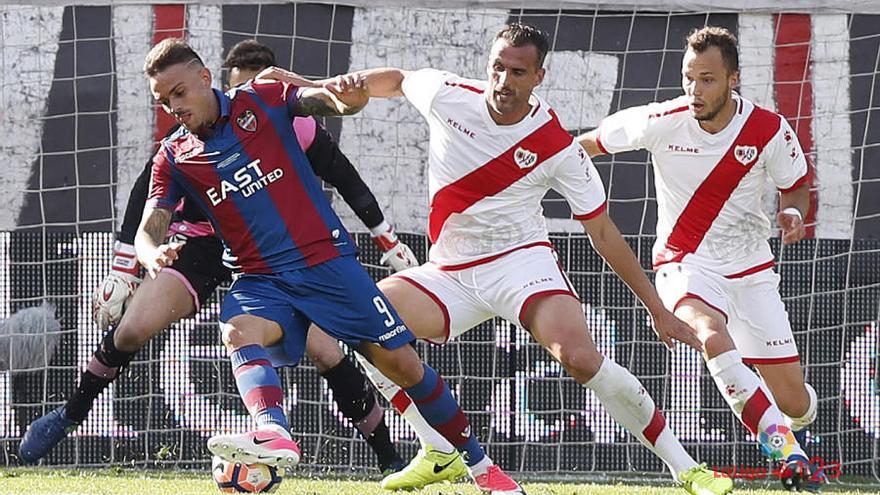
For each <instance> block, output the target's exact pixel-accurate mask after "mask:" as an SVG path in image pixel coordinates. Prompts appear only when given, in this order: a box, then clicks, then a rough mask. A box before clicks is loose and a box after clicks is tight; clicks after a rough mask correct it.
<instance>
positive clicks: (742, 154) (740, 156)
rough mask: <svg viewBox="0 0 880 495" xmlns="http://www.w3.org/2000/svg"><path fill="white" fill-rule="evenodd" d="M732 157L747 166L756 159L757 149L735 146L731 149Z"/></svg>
mask: <svg viewBox="0 0 880 495" xmlns="http://www.w3.org/2000/svg"><path fill="white" fill-rule="evenodd" d="M733 156H734V157H735V158H736V160H737V161H738V162H740V163H742V164H743V165H748V164H750V163H752V161H754V160H755V158H757V157H758V148H757V147H755V146H737V147H736V148H734V149H733Z"/></svg>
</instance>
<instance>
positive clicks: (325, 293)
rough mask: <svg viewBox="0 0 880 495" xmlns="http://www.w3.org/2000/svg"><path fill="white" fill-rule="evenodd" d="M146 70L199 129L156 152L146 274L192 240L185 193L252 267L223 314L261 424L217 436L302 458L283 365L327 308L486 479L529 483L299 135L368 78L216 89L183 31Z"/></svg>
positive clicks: (231, 448)
mask: <svg viewBox="0 0 880 495" xmlns="http://www.w3.org/2000/svg"><path fill="white" fill-rule="evenodd" d="M145 72H146V74H147V77H148V78H149V80H150V89H151V92H152V93H153V96H154V98H155V99H156V101H158V102H159V103H161V104H162V106H163V108H164V109H165V110H166V111H167V112H169V113H171V114H173V115H174V116H175V118H176V120H177V121H178V122H179V123H181V124H183V126H184V127H185V128H186V129H185V130H181V131H179V132H177V133H175V134H174V135H172V136H170V137H169V138H167V139H165V140H163V142H162V144H161V146H160V149H159V151H158V152H157V153H156V156H155V157H154V160H153V173H152V177H151V192H150V199H149V201H148V204H147V206H146V208H145V211H144V216H143V219H142V221H141V225H140V228H139V229H138V233H137V235H136V237H135V248H136V252H137V255H138V259H139V261H140V262H141V263H142V264H143V265H144V267H145V269H146V270H147V272H148V273H149V274H150V277H151V279H148V280H146V281H145V282H144V286H148V285H152V283H151V282H152V281H153V280H155V279H156V278H158V277H167V276H169V275H168V274H166V273H164V272H163V268H165V267H168V266H172V265H173V263H174V262H175V260H176V259H177V258H178V252H179V251H180V248H181V246H180V245H179V244H176V243H174V242H165V233H166V231H167V229H168V226H169V224H170V221H171V216H172V208H173V207H174V206H175V205H176V204H177V202H178V201H179V200H180V198H182V197H183V196H184V194H188V196H189V197H190V198H193V199H195V200H196V202H197V203H198V206H199V207H200V208H201V209H202V211H203V212H205V214H206V216H207V217H208V218H209V220H210V221H211V223H212V225H213V226H214V230H215V232H217V234H218V235H219V236H220V237H221V238H222V239H223V242H224V245H225V247H226V250H227V251H228V253H229V254H230V255H231V256H232V257H233V258H234V260H235V262H236V264H237V265H238V266H239V267H240V268H239V270H240V271H239V272H238V275H237V276H236V279H235V281H234V282H233V285H232V287H231V288H230V291H229V294H228V295H227V297H226V298H225V299H224V301H223V305H222V310H221V314H220V320H221V322H222V326H223V341H224V343H225V344H226V346H227V349H229V351H230V354H231V357H230V359H231V361H232V364H233V370H234V375H235V379H236V384H237V385H238V387H239V393H240V395H241V396H242V399H243V400H244V402H245V405H246V406H247V408H248V410H249V411H250V413H251V415H252V417H253V418H254V420H255V422H256V423H257V430H255V431H252V432H248V433H244V434H230V435H216V436H214V437H212V438H210V439H209V440H208V449H209V450H210V451H211V452H212V453H214V454H215V455H219V456H220V457H222V458H224V459H227V460H240V461H242V462H262V463H266V464H274V465H277V466H282V467H289V466H293V465H295V464H296V463H297V462H298V461H299V457H300V453H299V446H298V445H297V444H296V442H294V441H293V440H292V439H291V438H290V433H289V431H288V429H289V427H288V424H287V419H286V417H285V414H284V410H283V408H282V397H283V394H282V390H281V384H280V380H279V379H278V375H277V372H276V371H275V367H277V366H286V365H294V364H296V363H297V362H298V361H299V360H300V359H301V357H302V355H303V353H304V347H305V337H306V331H307V328H308V324H309V323H310V322H314V323H315V324H317V325H318V326H320V327H321V328H322V329H324V330H325V331H326V332H327V333H328V334H330V335H332V336H333V337H335V338H337V339H339V340H342V341H344V342H346V343H348V344H349V345H350V346H352V347H354V348H356V349H358V350H359V351H360V352H361V353H362V354H364V355H365V356H366V357H367V358H368V359H370V361H371V362H372V363H373V364H374V365H375V366H376V367H377V368H378V369H380V370H381V371H382V372H383V373H384V374H385V375H386V376H388V377H389V378H390V379H392V380H393V381H394V382H395V383H396V384H398V385H399V386H400V387H401V388H402V389H404V390H405V391H406V393H407V394H408V395H409V396H410V398H411V399H412V400H413V402H414V403H415V404H416V406H417V407H418V409H419V411H420V412H421V413H422V416H424V418H425V419H426V420H427V422H428V423H429V424H430V425H431V426H432V427H433V428H434V429H436V430H437V431H438V432H440V433H441V434H442V435H443V436H444V438H446V439H447V441H449V442H450V443H451V444H453V445H454V446H455V447H456V448H457V449H458V450H459V451H460V452H462V453H463V455H464V458H465V459H466V462H467V465H468V468H469V471H470V474H471V475H472V476H473V477H474V478H475V482H476V483H477V485H478V487H479V488H480V489H482V490H483V491H487V492H491V493H493V494H496V495H501V494H509V493H523V492H522V489H521V488H520V487H519V485H518V484H517V483H516V482H514V481H513V480H512V479H511V478H510V477H508V476H507V475H506V474H504V472H503V471H501V470H500V469H498V468H497V466H495V465H494V463H493V462H492V460H491V459H489V458H488V457H487V456H486V454H485V452H484V451H483V448H482V446H481V445H480V444H479V442H478V441H477V439H476V437H475V436H474V434H473V432H472V431H471V427H470V424H469V422H468V420H467V418H466V416H465V415H464V413H463V412H462V411H461V408H460V406H459V405H458V403H457V401H456V400H455V399H454V398H453V396H452V394H451V393H450V391H449V387H448V386H446V384H445V382H444V381H443V380H442V378H440V377H439V375H438V374H437V373H436V372H435V371H434V370H433V369H432V368H431V367H430V366H427V365H425V364H424V363H423V362H422V361H421V360H420V358H419V356H418V354H417V353H416V351H415V349H414V348H413V347H412V346H411V345H410V344H411V343H412V342H413V341H414V339H415V337H414V336H413V335H412V333H411V332H410V331H409V329H408V328H407V327H406V325H405V324H404V323H402V321H401V320H400V317H399V316H398V315H397V312H396V311H395V310H394V308H393V307H391V306H390V304H388V301H387V299H386V298H385V297H384V296H383V295H382V293H381V292H380V291H379V289H378V288H377V287H376V284H375V283H374V282H373V281H372V279H370V277H369V275H367V273H366V271H364V269H363V267H362V266H360V264H359V263H358V262H357V260H356V258H355V257H354V254H355V247H354V245H353V241H352V240H351V237H350V236H349V234H348V232H347V231H346V230H345V228H344V227H343V226H342V223H341V222H340V220H339V219H338V217H336V215H335V213H334V212H333V210H332V208H330V205H329V202H328V201H327V199H326V198H325V197H324V193H323V191H322V189H321V185H320V183H319V182H318V180H317V178H316V177H315V176H314V173H313V172H312V170H311V166H310V165H309V164H308V160H307V158H306V157H305V155H304V153H303V152H302V149H301V148H300V147H299V145H298V143H297V137H296V133H295V131H294V129H293V127H292V126H291V122H292V119H293V117H294V116H296V115H349V114H352V113H355V112H357V111H359V110H360V109H361V108H363V106H364V105H365V104H366V101H367V99H368V95H367V92H366V90H365V88H364V87H363V86H362V85H361V84H359V83H358V82H354V83H346V84H345V85H344V86H338V85H333V84H331V83H327V84H325V85H324V86H323V87H314V86H313V87H297V86H294V85H291V84H288V83H278V82H272V83H260V84H257V83H252V84H245V85H244V86H240V87H238V88H236V89H235V90H234V91H230V93H229V94H223V93H221V92H219V91H214V90H212V89H211V79H212V76H211V72H210V71H209V70H208V69H207V68H205V66H204V63H203V62H202V61H201V59H200V58H199V56H198V54H196V53H195V52H194V51H193V50H192V49H191V48H190V47H189V46H188V45H187V44H186V43H185V42H183V41H182V40H174V39H167V40H164V41H162V42H160V43H158V44H157V45H156V46H154V47H153V48H152V49H151V50H150V53H149V54H148V55H147V60H146V63H145ZM140 290H144V287H142V288H141V289H140ZM144 309H145V308H144Z"/></svg>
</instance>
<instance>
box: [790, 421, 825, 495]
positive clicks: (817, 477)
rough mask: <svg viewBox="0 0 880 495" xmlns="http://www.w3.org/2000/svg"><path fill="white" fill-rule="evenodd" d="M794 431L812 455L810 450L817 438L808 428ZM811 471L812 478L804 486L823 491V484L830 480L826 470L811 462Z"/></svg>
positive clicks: (815, 491) (811, 490)
mask: <svg viewBox="0 0 880 495" xmlns="http://www.w3.org/2000/svg"><path fill="white" fill-rule="evenodd" d="M792 433H793V434H794V438H795V440H797V441H798V443H799V444H800V446H801V448H802V449H804V451H805V452H806V453H807V455H810V451H811V450H812V448H811V446H810V444H811V443H814V442H815V440H814V439H813V438H812V437H811V435H810V434H809V430H808V429H807V428H801V429H800V430H793V431H792ZM820 464H821V463H820ZM810 472H811V476H810V479H809V480H808V481H807V483H806V485H805V486H804V487H803V488H804V489H805V490H806V491H808V492H810V493H821V492H822V485H823V484H825V483H827V482H828V476H827V475H826V474H825V470H824V469H823V468H822V466H821V465H816V464H811V465H810Z"/></svg>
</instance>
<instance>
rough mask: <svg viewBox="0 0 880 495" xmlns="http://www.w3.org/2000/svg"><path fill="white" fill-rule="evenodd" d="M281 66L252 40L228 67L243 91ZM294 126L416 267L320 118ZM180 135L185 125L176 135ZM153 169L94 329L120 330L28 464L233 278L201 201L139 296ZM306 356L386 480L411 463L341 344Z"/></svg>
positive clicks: (377, 233)
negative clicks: (151, 344) (166, 262)
mask: <svg viewBox="0 0 880 495" xmlns="http://www.w3.org/2000/svg"><path fill="white" fill-rule="evenodd" d="M274 64H275V59H274V54H273V53H272V51H271V50H270V49H269V47H267V46H265V45H263V44H260V43H258V42H256V41H253V40H247V41H242V42H241V43H238V44H236V45H235V46H233V47H232V48H231V49H230V51H229V54H228V55H227V57H226V61H225V63H224V66H226V67H227V68H229V69H230V76H229V84H230V85H232V86H238V85H239V84H242V83H244V82H246V81H247V80H249V79H251V78H253V76H254V75H256V73H257V72H259V71H260V70H262V69H264V68H266V67H269V66H272V65H274ZM294 128H295V129H296V131H297V139H298V142H299V143H300V145H301V146H302V148H303V150H304V151H305V153H306V157H307V158H308V159H309V164H310V165H311V166H312V168H313V169H314V171H315V173H316V174H317V175H318V176H319V177H321V178H322V179H324V180H325V181H327V182H328V183H329V184H330V185H332V186H333V187H335V188H336V189H337V190H338V191H339V193H340V195H341V196H342V198H343V199H344V200H345V201H346V203H347V204H348V205H349V206H350V207H351V208H352V211H354V212H355V214H356V215H357V216H358V218H360V219H361V220H362V221H363V222H364V225H366V226H367V227H368V228H369V229H370V230H371V232H372V234H373V239H374V240H375V241H376V244H377V245H378V246H379V247H380V249H383V250H384V251H385V255H384V256H383V261H384V262H387V263H389V264H390V265H391V267H392V268H393V269H394V270H395V271H399V270H402V269H405V268H407V267H409V266H414V265H417V264H418V262H417V260H416V259H415V256H414V255H413V254H412V251H411V250H410V249H409V247H408V246H406V245H405V244H403V243H402V242H400V240H399V239H398V238H397V235H396V234H395V233H394V229H393V228H392V227H391V225H389V224H388V223H387V222H386V221H385V217H384V215H383V213H382V211H381V209H380V207H379V204H378V202H377V201H376V198H375V196H374V195H373V193H372V192H371V191H370V189H369V188H368V187H367V185H366V184H365V183H364V182H363V180H362V179H361V177H360V175H358V173H357V170H356V169H355V168H354V166H353V165H352V164H351V162H350V161H349V160H348V158H347V157H346V156H345V155H344V154H342V152H341V151H340V150H339V147H338V146H337V145H336V143H335V142H334V140H333V138H332V136H331V135H330V134H329V133H328V132H327V131H326V130H325V129H324V128H323V127H321V126H320V125H319V124H317V123H316V122H315V120H314V119H313V118H312V117H297V118H295V119H294ZM176 131H177V127H175V128H174V129H172V130H171V131H170V132H169V135H170V134H172V133H174V132H176ZM151 168H152V161H149V162H147V164H146V166H145V168H144V170H143V172H142V173H141V175H140V176H139V177H138V178H137V180H136V181H135V184H134V186H133V187H132V190H131V192H130V194H129V200H128V204H127V207H126V211H125V215H124V219H123V223H122V227H121V232H120V234H119V239H118V241H117V243H116V245H115V248H114V256H113V264H112V269H111V271H110V273H109V274H108V275H107V276H106V277H105V279H104V280H103V281H102V282H101V284H100V285H99V286H98V287H97V288H96V290H95V292H94V294H93V308H94V317H95V323H96V324H97V325H98V326H99V327H100V328H101V329H102V330H105V331H107V330H108V327H110V326H111V325H112V328H109V331H107V333H106V334H105V336H104V338H103V339H102V342H101V344H100V345H99V347H98V349H97V351H96V352H95V354H94V356H93V357H92V359H91V361H90V362H89V364H88V366H87V367H86V369H85V370H84V371H83V372H82V374H81V375H80V380H79V383H78V384H77V387H76V389H75V390H74V392H73V394H72V395H71V397H70V398H69V399H68V400H67V402H66V403H65V404H64V405H63V406H61V407H59V408H57V409H56V410H54V411H51V412H50V413H48V414H46V415H45V416H43V417H42V418H40V419H38V420H37V421H35V422H34V423H33V425H32V426H31V427H30V428H29V429H28V432H27V433H26V434H25V438H24V439H23V441H22V443H21V445H20V456H21V458H22V459H23V460H25V461H27V462H36V461H37V460H39V459H40V458H42V457H44V456H45V455H46V454H47V453H48V452H49V451H50V450H51V449H52V448H53V447H54V446H55V445H56V444H57V443H58V442H60V441H61V440H62V439H63V438H64V437H65V436H67V435H68V434H69V433H70V432H71V431H73V430H74V429H75V428H77V427H78V426H79V425H80V424H81V423H82V422H83V421H84V420H85V418H86V416H87V415H88V413H89V411H90V410H91V408H92V405H93V404H94V401H95V399H96V398H97V396H98V395H99V394H100V393H101V392H102V391H103V390H104V389H105V388H106V387H107V386H108V385H109V384H110V383H111V382H112V381H114V380H115V379H116V378H117V377H118V375H119V371H120V368H122V367H124V366H125V365H126V364H127V363H128V362H129V361H130V360H131V359H132V358H133V357H134V354H135V353H136V352H137V351H138V350H140V348H141V347H142V346H143V345H145V344H146V343H147V342H148V341H149V340H150V339H151V338H152V337H153V336H155V335H156V334H157V333H159V332H161V331H162V330H163V329H164V328H166V327H167V326H168V325H169V324H170V323H173V321H177V320H178V319H180V318H181V317H183V316H186V315H189V314H192V313H195V312H197V311H198V310H199V307H200V306H201V305H202V304H204V303H205V302H206V301H207V300H208V299H209V298H210V297H211V294H213V293H214V290H215V289H216V288H217V286H218V285H219V284H221V283H223V282H225V281H228V280H229V268H227V267H225V266H224V265H223V263H222V260H221V257H222V252H223V246H222V244H221V242H220V240H219V239H217V237H216V236H214V231H213V229H212V227H211V225H210V223H209V222H208V220H207V219H206V218H205V216H204V214H203V213H202V212H201V211H200V210H199V209H198V208H197V207H196V206H195V205H194V204H193V201H184V202H183V203H182V204H181V205H179V207H178V208H177V210H176V211H175V219H174V222H173V223H172V225H171V228H170V229H169V231H168V236H169V237H171V236H173V237H174V238H175V239H176V240H178V241H181V242H185V243H186V244H185V246H184V247H183V248H182V249H181V251H180V254H179V258H178V259H177V261H176V262H175V264H174V267H173V268H169V269H167V270H165V271H164V273H163V274H161V275H160V276H159V277H157V278H156V279H149V280H147V281H146V283H145V284H144V285H145V287H144V288H143V289H142V290H140V291H138V292H136V293H135V294H133V295H132V294H131V292H133V291H136V290H138V287H139V285H140V284H141V280H140V278H139V277H138V275H139V266H138V263H137V261H136V260H135V258H134V246H133V245H132V244H133V242H134V237H135V233H136V231H137V228H138V224H139V223H140V219H141V216H142V214H143V210H144V203H145V201H146V199H147V195H148V192H149V191H148V189H149V184H150V171H151ZM184 292H187V294H186V295H184ZM129 297H131V300H130V302H128V301H129ZM126 303H128V304H129V305H130V306H131V307H132V308H133V309H132V312H131V314H129V315H128V317H126V318H122V317H123V313H124V312H125V308H124V307H123V306H124V304H126ZM144 308H149V310H146V309H144ZM120 319H122V322H121V323H120ZM306 353H307V354H308V356H309V358H310V359H311V361H312V362H313V363H314V364H315V367H316V368H317V370H318V372H319V373H320V374H321V376H322V377H323V378H324V379H326V380H327V384H328V386H329V388H330V390H332V391H333V399H334V401H336V403H337V405H338V407H339V410H340V411H341V412H342V413H343V414H344V415H345V416H346V417H347V418H348V419H349V420H350V421H351V423H352V424H353V425H354V426H355V427H356V428H357V429H358V431H359V432H360V433H361V434H362V435H363V437H364V438H365V439H366V441H367V443H368V444H369V445H370V447H371V448H372V449H373V451H374V452H375V453H376V456H377V460H378V464H379V470H380V471H381V472H383V473H386V474H388V473H390V472H394V471H396V470H398V469H400V468H401V467H402V466H403V461H402V460H401V458H400V456H399V455H398V454H397V451H396V449H395V447H394V444H393V443H391V440H390V437H389V431H388V427H387V425H386V424H385V421H384V416H383V413H382V408H381V407H380V406H379V404H378V402H377V401H376V398H375V395H374V394H373V391H372V390H371V388H370V386H368V385H367V383H366V378H365V377H364V375H363V373H361V371H360V370H358V368H357V367H356V366H355V365H354V363H352V361H351V360H350V359H348V358H346V357H345V355H344V354H343V353H342V351H341V349H340V348H339V345H338V342H337V340H336V339H333V338H331V337H329V336H328V335H327V334H326V333H324V332H322V331H321V330H320V329H318V328H317V327H313V328H312V329H310V331H309V335H308V339H307V341H306Z"/></svg>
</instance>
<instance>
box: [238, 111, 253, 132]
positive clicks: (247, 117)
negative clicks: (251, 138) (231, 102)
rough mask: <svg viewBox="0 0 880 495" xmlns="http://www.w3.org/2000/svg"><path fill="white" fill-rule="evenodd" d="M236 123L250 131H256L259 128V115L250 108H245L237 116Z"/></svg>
mask: <svg viewBox="0 0 880 495" xmlns="http://www.w3.org/2000/svg"><path fill="white" fill-rule="evenodd" d="M235 123H236V124H238V126H239V127H241V128H242V129H244V130H246V131H248V132H254V131H256V130H257V116H256V115H254V112H251V111H250V110H245V111H244V112H242V113H241V115H239V116H238V117H236V119H235Z"/></svg>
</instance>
